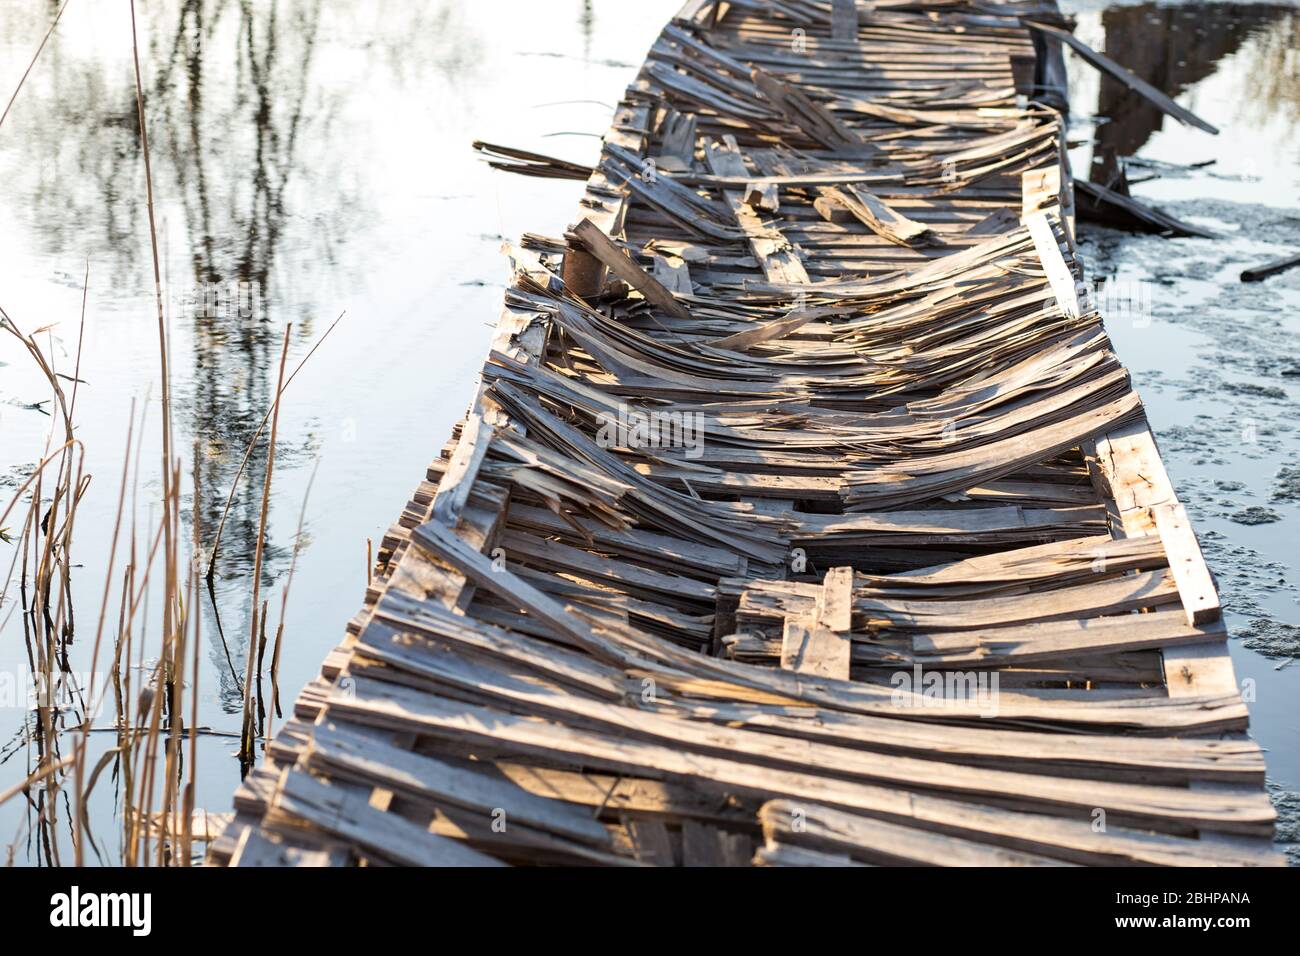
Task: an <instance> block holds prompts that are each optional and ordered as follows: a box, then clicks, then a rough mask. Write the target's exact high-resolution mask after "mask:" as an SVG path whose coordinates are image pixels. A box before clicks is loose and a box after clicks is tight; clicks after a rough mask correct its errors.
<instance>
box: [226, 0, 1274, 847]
mask: <svg viewBox="0 0 1300 956" xmlns="http://www.w3.org/2000/svg"><path fill="white" fill-rule="evenodd" d="M1026 10H1027V5H1025V4H1019V5H1010V4H1008V5H1005V6H1002V7H999V6H997V5H996V4H989V3H981V4H979V5H978V7H976V6H969V7H968V6H962V5H954V4H951V3H948V2H944V3H935V4H927V3H925V2H908V3H899V4H893V3H876V4H873V5H871V7H870V8H868V7H866V6H859V7H855V6H854V5H853V4H844V3H839V2H836V3H826V2H811V0H779V2H778V0H771V2H766V3H758V2H750V0H746V2H736V0H732V2H729V3H727V2H721V3H717V2H713V0H692V2H690V3H687V4H686V6H685V7H684V8H683V9H682V10H681V11H680V12H679V14H678V15H677V16H676V17H675V18H674V19H673V21H672V23H670V24H669V25H668V26H667V27H666V28H665V30H664V32H663V33H662V34H661V36H660V37H659V39H658V40H657V41H656V43H655V45H654V46H653V47H652V49H651V51H650V54H649V56H648V58H647V61H646V64H645V66H644V67H643V69H642V70H641V72H640V74H639V76H638V77H637V79H636V82H635V83H634V84H633V85H632V86H631V87H630V88H629V89H628V91H627V94H626V97H625V98H624V100H623V102H622V103H621V104H620V105H619V108H618V110H617V112H616V114H615V118H614V123H613V126H612V128H611V130H610V133H609V134H608V135H607V137H606V139H605V148H604V151H603V153H602V158H601V162H600V164H599V167H598V168H596V169H594V170H592V171H590V176H589V178H588V180H587V188H586V195H585V196H584V198H583V199H582V202H581V205H580V217H579V221H578V222H577V223H575V227H574V229H572V230H571V231H570V233H569V235H568V236H566V237H565V239H564V240H562V241H561V240H547V239H544V238H542V237H529V239H528V241H526V242H525V243H523V244H522V245H521V247H520V248H519V249H517V250H515V252H514V254H513V261H514V266H515V273H514V281H513V282H512V284H511V287H510V289H509V291H508V293H507V296H506V304H505V310H504V312H503V314H502V317H501V320H500V322H499V324H498V328H497V334H496V337H495V339H494V341H493V345H492V352H491V354H490V355H489V358H488V361H487V363H486V364H485V366H484V369H483V375H482V383H481V386H480V388H479V391H478V394H477V395H476V397H475V399H474V403H473V405H472V406H471V408H470V410H469V412H468V414H467V416H466V418H465V420H464V421H463V422H462V423H461V424H460V425H458V427H457V429H456V431H455V434H454V436H453V441H452V443H451V444H450V445H449V446H448V447H447V449H446V450H445V452H444V454H443V456H442V457H441V458H440V459H439V460H438V461H436V462H434V464H433V465H432V466H431V467H430V470H429V473H428V475H427V476H426V480H425V481H423V482H422V483H421V485H420V487H419V488H418V489H417V491H416V493H415V495H414V496H413V498H412V501H411V502H410V503H409V504H408V506H407V508H406V509H405V511H404V513H403V515H402V517H401V519H400V520H399V522H398V524H397V525H395V526H394V527H393V528H392V529H391V530H390V532H389V534H388V535H387V536H386V537H385V539H384V542H383V545H382V547H381V551H380V555H379V564H378V567H377V569H376V574H375V578H374V582H373V586H372V587H371V588H370V590H369V593H368V594H367V597H366V602H365V607H364V608H363V610H362V611H361V613H360V614H359V615H358V616H357V617H356V618H355V619H354V620H353V621H352V623H351V624H350V626H349V628H348V633H347V635H346V637H345V640H344V641H343V643H342V644H341V645H340V646H339V648H338V649H337V650H336V651H335V652H333V653H332V654H331V655H330V656H329V658H328V659H327V660H326V662H325V665H324V667H323V670H322V675H321V678H320V679H319V680H318V681H316V682H315V683H313V684H312V685H311V686H309V687H308V688H307V689H306V690H305V691H304V692H303V694H302V696H301V697H300V698H299V699H298V701H297V704H296V707H295V713H294V716H293V719H292V720H290V721H289V723H288V724H287V725H286V726H285V727H283V728H282V730H281V732H280V733H279V735H278V736H277V738H276V739H275V740H274V741H273V742H272V744H271V745H270V746H269V747H268V751H267V756H266V760H265V762H264V764H263V765H262V766H261V767H259V768H258V769H257V770H256V771H255V772H254V773H253V774H252V775H251V776H250V777H249V779H248V780H247V781H245V783H244V785H243V786H242V787H241V788H240V790H239V791H238V793H237V794H236V798H235V808H236V816H235V818H234V821H233V822H232V823H231V824H230V825H229V826H228V827H227V829H226V831H225V832H224V833H223V834H222V835H221V837H220V838H219V839H217V840H216V841H215V842H214V843H213V845H212V848H211V851H210V856H209V858H210V860H211V862H213V863H219V864H225V863H231V864H234V865H257V866H265V865H304V866H306V865H337V864H342V863H375V864H388V863H399V864H413V865H499V864H502V863H508V864H521V863H533V864H539V863H541V864H545V863H567V864H609V865H797V866H809V865H856V864H871V863H924V864H941V865H942V864H951V865H987V864H1004V865H1062V864H1064V865H1070V864H1195V865H1207V864H1210V865H1214V864H1217V865H1276V864H1279V863H1280V862H1281V858H1280V857H1279V856H1278V855H1277V854H1276V853H1275V852H1274V851H1273V848H1272V845H1271V836H1272V833H1273V822H1274V813H1273V810H1272V807H1271V805H1270V803H1269V800H1268V797H1267V795H1266V794H1265V792H1264V788H1263V780H1264V769H1265V768H1264V761H1263V757H1262V754H1261V751H1260V749H1259V747H1258V746H1257V745H1256V744H1255V743H1254V742H1253V741H1251V740H1250V739H1249V738H1248V737H1246V735H1245V731H1246V728H1247V722H1248V714H1247V711H1246V707H1245V704H1244V703H1243V701H1242V699H1241V695H1240V694H1239V692H1238V690H1237V686H1236V680H1235V677H1234V674H1233V668H1232V664H1231V661H1230V659H1229V657H1228V653H1227V646H1226V633H1225V630H1224V628H1223V624H1222V622H1221V620H1220V609H1219V601H1218V596H1217V593H1216V591H1215V587H1214V582H1213V579H1212V577H1211V576H1210V574H1209V571H1208V569H1207V568H1206V566H1205V562H1204V559H1203V557H1202V555H1201V552H1200V549H1199V547H1198V545H1197V543H1196V538H1195V535H1194V533H1193V531H1192V529H1191V526H1190V524H1189V522H1188V520H1187V515H1186V512H1185V510H1184V508H1183V506H1182V505H1181V504H1180V503H1179V502H1178V499H1177V496H1176V495H1175V494H1174V492H1173V489H1172V486H1171V485H1170V482H1169V479H1168V476H1167V475H1166V474H1165V471H1164V468H1163V466H1162V464H1161V461H1160V455H1159V452H1158V450H1157V448H1156V444H1155V440H1154V438H1153V436H1152V435H1151V432H1150V429H1149V427H1148V426H1147V423H1146V418H1145V414H1144V412H1143V409H1142V404H1141V401H1140V399H1139V398H1138V396H1137V395H1136V393H1135V392H1134V391H1133V390H1132V388H1131V386H1130V383H1129V380H1128V375H1127V373H1126V372H1125V370H1124V369H1123V366H1122V365H1121V364H1120V362H1119V360H1118V358H1117V357H1116V356H1115V354H1114V352H1113V351H1112V349H1111V345H1110V341H1109V339H1108V337H1107V336H1106V333H1105V329H1104V326H1103V324H1102V317H1101V316H1100V315H1099V314H1098V313H1097V312H1096V311H1095V310H1093V308H1092V307H1091V304H1090V303H1089V302H1088V301H1087V299H1086V296H1085V297H1081V296H1080V295H1079V289H1080V288H1082V286H1081V285H1080V283H1081V281H1082V279H1083V276H1082V274H1081V266H1080V264H1079V262H1078V261H1077V260H1076V258H1075V257H1074V255H1073V251H1072V243H1073V240H1072V230H1073V221H1072V202H1071V196H1072V190H1071V188H1070V185H1071V183H1070V177H1069V169H1068V165H1067V164H1066V163H1065V160H1064V152H1063V148H1062V147H1063V125H1062V120H1061V117H1060V115H1059V113H1057V112H1056V111H1055V110H1054V109H1052V108H1051V107H1050V106H1048V105H1046V103H1045V102H1044V101H1051V100H1052V97H1050V96H1045V95H1039V94H1042V93H1043V92H1044V89H1045V82H1046V81H1045V80H1044V78H1045V77H1056V78H1058V80H1059V77H1060V76H1061V75H1062V74H1061V69H1060V63H1059V48H1054V47H1053V45H1052V44H1050V43H1048V44H1045V43H1043V42H1042V41H1041V38H1040V42H1039V49H1040V54H1041V55H1036V54H1035V47H1034V44H1033V43H1032V42H1031V38H1030V35H1029V33H1028V31H1027V29H1026V28H1025V27H1024V26H1023V25H1022V22H1021V20H1020V15H1021V14H1023V13H1025V12H1026ZM1031 12H1033V13H1034V15H1035V16H1038V17H1040V18H1041V17H1043V16H1046V15H1050V10H1048V9H1046V8H1045V7H1044V6H1043V5H1041V4H1040V5H1038V6H1037V7H1035V10H1034V11H1031ZM1036 56H1037V59H1036ZM1047 60H1050V62H1047ZM495 149H496V150H497V153H496V155H497V156H498V157H501V156H505V157H507V158H508V159H509V162H508V163H503V165H507V166H508V167H509V168H514V169H516V170H517V171H524V172H530V173H531V174H534V175H550V176H569V177H573V176H575V175H583V174H585V171H583V170H581V169H580V168H576V167H573V165H572V164H559V163H553V162H551V161H549V160H547V158H546V157H540V156H537V155H536V154H531V153H523V152H521V151H510V150H507V149H504V148H495ZM656 416H657V417H656ZM656 437H657V438H658V439H660V440H659V441H657V442H656V441H650V440H649V439H654V438H656Z"/></svg>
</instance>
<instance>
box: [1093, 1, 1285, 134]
mask: <svg viewBox="0 0 1300 956" xmlns="http://www.w3.org/2000/svg"><path fill="white" fill-rule="evenodd" d="M1278 21H1281V23H1280V24H1279V23H1278ZM1296 23H1297V20H1296V13H1295V10H1294V9H1293V8H1291V7H1285V6H1279V5H1277V4H1236V3H1211V4H1197V5H1195V6H1181V5H1180V6H1164V5H1158V4H1154V3H1144V4H1140V5H1138V6H1125V7H1111V8H1109V9H1107V10H1105V11H1104V12H1103V13H1102V14H1101V28H1102V31H1103V32H1104V35H1105V46H1104V49H1105V51H1106V55H1107V56H1109V57H1110V58H1111V59H1113V60H1115V61H1116V62H1117V63H1121V64H1123V65H1124V66H1126V67H1127V68H1128V69H1130V70H1132V71H1133V72H1134V73H1136V74H1137V75H1138V76H1140V77H1141V78H1142V79H1144V80H1146V81H1147V82H1148V83H1150V84H1151V85H1152V86H1154V87H1156V88H1157V89H1159V90H1163V91H1164V92H1165V93H1167V94H1169V95H1170V96H1173V97H1177V96H1179V95H1181V94H1182V93H1183V92H1184V91H1186V90H1188V89H1190V88H1191V87H1193V86H1194V85H1195V84H1196V83H1198V82H1199V81H1201V80H1203V79H1205V78H1206V77H1208V76H1210V75H1211V74H1212V73H1214V72H1215V70H1216V69H1217V68H1218V65H1219V62H1220V61H1221V60H1222V59H1223V58H1224V57H1226V56H1229V55H1230V54H1233V53H1235V52H1237V50H1238V49H1240V48H1241V45H1242V43H1244V42H1245V41H1246V39H1247V38H1248V37H1250V36H1252V35H1254V34H1260V35H1262V36H1264V37H1267V40H1266V41H1265V42H1264V43H1263V44H1260V45H1259V46H1258V47H1257V52H1256V53H1255V55H1254V56H1253V57H1252V63H1251V67H1250V70H1249V75H1248V81H1249V83H1250V89H1249V94H1250V98H1249V99H1248V100H1247V101H1245V103H1243V106H1246V108H1248V109H1251V110H1253V111H1254V112H1255V113H1256V114H1257V115H1259V116H1274V115H1288V114H1289V115H1294V114H1295V113H1296V109H1297V107H1298V106H1300V90H1297V89H1296V86H1295V82H1294V78H1295V72H1294V69H1291V70H1288V69H1287V60H1288V58H1294V56H1295V53H1294V51H1295V49H1296V43H1295V41H1296V39H1297V35H1296ZM1275 25H1276V28H1274V26H1275ZM1265 28H1267V29H1265ZM1288 76H1289V77H1290V78H1291V79H1290V82H1288V81H1287V79H1286V78H1287V77H1288ZM1076 106H1078V107H1083V108H1086V104H1076ZM1097 115H1098V116H1102V117H1106V119H1107V120H1108V122H1106V123H1105V124H1103V125H1101V126H1099V127H1098V129H1097V135H1096V142H1097V145H1098V147H1110V148H1113V149H1114V150H1115V152H1116V153H1117V154H1118V155H1120V156H1131V155H1133V154H1134V153H1136V152H1137V151H1138V150H1139V149H1141V148H1142V146H1143V145H1144V144H1145V143H1146V142H1147V140H1148V139H1149V138H1150V136H1151V134H1152V133H1154V132H1155V131H1156V130H1159V129H1161V128H1162V126H1163V125H1164V123H1165V122H1170V123H1174V122H1177V121H1176V120H1173V119H1168V118H1167V117H1166V116H1165V114H1164V113H1162V112H1161V111H1160V110H1159V109H1157V108H1156V106H1155V105H1154V104H1153V103H1151V102H1150V101H1149V100H1147V99H1145V98H1144V97H1142V96H1141V95H1139V94H1138V93H1136V92H1134V91H1133V90H1131V89H1129V88H1128V87H1127V86H1125V85H1124V84H1123V83H1120V82H1119V81H1118V80H1116V79H1113V78H1112V77H1110V76H1105V77H1103V78H1102V80H1101V88H1100V91H1099V93H1098V96H1097Z"/></svg>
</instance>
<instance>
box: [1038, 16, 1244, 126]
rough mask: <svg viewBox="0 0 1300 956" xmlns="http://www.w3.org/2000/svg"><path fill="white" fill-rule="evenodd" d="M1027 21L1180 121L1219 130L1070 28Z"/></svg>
mask: <svg viewBox="0 0 1300 956" xmlns="http://www.w3.org/2000/svg"><path fill="white" fill-rule="evenodd" d="M1025 25H1026V26H1028V27H1030V28H1031V29H1034V30H1038V31H1040V32H1041V33H1045V34H1047V35H1048V36H1050V37H1054V38H1055V39H1057V40H1060V41H1061V42H1062V43H1065V44H1067V45H1068V46H1069V47H1070V48H1071V49H1072V50H1074V52H1075V53H1077V54H1079V56H1080V57H1082V58H1083V59H1084V60H1085V61H1087V62H1088V63H1090V64H1091V65H1092V66H1094V67H1096V68H1097V69H1099V70H1101V71H1102V72H1104V73H1108V74H1109V75H1110V76H1112V77H1114V78H1115V79H1117V80H1119V81H1120V82H1121V83H1123V84H1124V85H1125V86H1127V87H1128V88H1129V89H1131V90H1133V91H1134V92H1135V93H1137V94H1139V95H1140V96H1142V97H1143V98H1145V99H1147V100H1150V101H1151V102H1152V103H1154V104H1155V105H1156V107H1157V108H1159V109H1160V110H1161V112H1164V113H1168V114H1169V115H1170V116H1172V117H1174V119H1176V120H1178V121H1179V122H1181V123H1186V124H1187V125H1189V126H1195V127H1196V128H1197V129H1203V130H1205V132H1207V133H1216V134H1217V133H1218V132H1219V129H1218V127H1216V126H1212V125H1211V124H1209V123H1207V122H1206V121H1205V120H1203V119H1201V118H1200V117H1199V116H1197V115H1196V114H1195V113H1193V112H1192V111H1191V110H1189V109H1187V108H1185V107H1182V106H1179V105H1178V104H1177V103H1175V102H1174V101H1173V100H1172V99H1171V98H1170V97H1168V96H1166V95H1165V94H1164V93H1162V92H1161V91H1160V90H1158V89H1156V88H1155V87H1154V86H1152V85H1151V84H1150V83H1148V82H1147V81H1146V80H1144V79H1142V78H1141V77H1140V76H1138V75H1137V74H1135V73H1134V72H1133V71H1131V70H1128V69H1126V68H1124V67H1122V66H1120V65H1119V64H1118V63H1116V62H1115V61H1114V60H1112V59H1111V58H1110V57H1108V56H1106V55H1105V54H1103V53H1098V52H1097V51H1096V50H1094V49H1093V48H1092V47H1090V46H1088V44H1086V43H1084V42H1083V41H1082V40H1080V39H1079V38H1078V37H1076V36H1075V35H1074V34H1073V33H1071V32H1069V31H1068V30H1062V29H1061V28H1060V27H1054V26H1051V25H1049V24H1046V23H1038V22H1036V21H1033V20H1026V21H1025Z"/></svg>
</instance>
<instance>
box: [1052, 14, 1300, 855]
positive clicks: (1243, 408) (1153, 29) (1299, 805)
mask: <svg viewBox="0 0 1300 956" xmlns="http://www.w3.org/2000/svg"><path fill="white" fill-rule="evenodd" d="M1076 9H1080V10H1081V12H1080V15H1079V26H1078V29H1077V31H1076V32H1077V34H1078V36H1079V37H1081V38H1082V39H1083V40H1085V41H1086V42H1088V43H1089V44H1090V45H1092V46H1093V47H1094V48H1095V49H1102V50H1105V51H1106V52H1107V53H1108V55H1110V56H1111V57H1112V58H1114V59H1115V60H1117V61H1118V62H1121V63H1123V64H1125V65H1126V66H1129V67H1130V68H1132V69H1134V70H1135V71H1137V72H1138V73H1139V74H1140V75H1142V76H1143V77H1144V78H1145V79H1147V80H1148V81H1149V82H1151V83H1153V84H1155V85H1156V86H1158V87H1160V88H1161V89H1163V90H1164V91H1165V92H1167V93H1169V94H1171V95H1176V96H1178V99H1179V102H1181V103H1183V104H1184V105H1186V106H1188V107H1189V108H1190V109H1192V110H1193V111H1195V112H1196V113H1197V114H1198V115H1200V116H1202V117H1203V118H1205V119H1207V120H1209V122H1211V123H1213V124H1214V125H1215V126H1218V127H1219V128H1220V130H1221V132H1220V133H1219V135H1218V136H1210V135H1208V134H1206V133H1204V132H1202V131H1200V130H1196V129H1193V128H1190V127H1186V126H1183V125H1181V124H1179V123H1178V122H1177V121H1175V120H1172V119H1169V118H1167V117H1162V116H1161V114H1160V113H1159V112H1158V111H1156V110H1155V109H1154V108H1153V107H1150V106H1147V105H1144V104H1142V103H1141V101H1140V100H1137V98H1136V97H1135V96H1134V95H1133V94H1131V93H1128V92H1127V91H1126V90H1125V89H1124V88H1123V87H1122V86H1120V85H1119V84H1117V83H1114V82H1112V81H1110V80H1105V81H1102V80H1100V79H1099V77H1098V74H1097V73H1096V72H1095V71H1093V70H1090V69H1088V68H1087V67H1086V66H1084V65H1083V64H1082V63H1081V62H1080V61H1079V60H1078V58H1076V57H1071V60H1070V63H1069V64H1068V66H1069V70H1070V77H1071V91H1070V94H1071V102H1072V104H1073V110H1074V114H1075V115H1074V122H1073V124H1072V127H1071V132H1070V135H1071V138H1072V140H1075V141H1081V143H1082V145H1080V146H1079V147H1078V148H1076V149H1074V150H1072V151H1071V155H1070V161H1071V165H1072V167H1073V168H1074V170H1075V172H1076V174H1077V175H1081V176H1082V175H1086V174H1087V171H1088V169H1089V164H1090V162H1091V152H1092V144H1093V143H1094V142H1096V143H1100V144H1103V145H1107V146H1113V147H1114V148H1115V149H1116V150H1117V152H1119V153H1120V154H1121V155H1129V154H1135V155H1136V156H1137V157H1138V158H1139V159H1145V160H1151V161H1154V163H1153V164H1152V165H1148V166H1146V167H1145V168H1144V167H1141V166H1139V165H1137V164H1136V163H1134V164H1131V165H1130V167H1129V169H1130V175H1131V176H1132V177H1134V178H1137V177H1138V176H1140V175H1145V174H1147V173H1148V172H1151V171H1158V172H1160V173H1161V174H1162V175H1161V178H1159V179H1156V180H1153V181H1150V182H1145V183H1142V184H1140V185H1137V186H1135V187H1134V188H1133V192H1134V195H1135V196H1137V197H1139V198H1141V199H1143V200H1144V201H1146V202H1149V203H1152V204H1155V205H1158V206H1160V207H1161V208H1164V209H1166V210H1167V211H1168V212H1171V213H1173V214H1174V215H1176V216H1179V217H1180V218H1183V219H1186V220H1188V221H1190V222H1193V223H1196V224H1198V225H1203V226H1207V227H1209V228H1210V229H1212V230H1214V231H1216V232H1218V233H1219V234H1220V238H1217V239H1164V238H1160V237H1157V236H1133V235H1128V234H1124V233H1118V232H1113V231H1110V230H1106V229H1098V228H1096V227H1089V226H1088V225H1087V224H1084V225H1083V226H1082V227H1081V237H1082V240H1083V241H1082V251H1083V254H1084V255H1085V256H1086V257H1087V259H1088V266H1089V268H1090V270H1091V272H1092V275H1093V277H1094V279H1102V280H1104V281H1105V282H1106V283H1107V284H1110V285H1109V287H1110V288H1111V289H1114V290H1115V293H1117V294H1115V293H1112V294H1110V295H1109V296H1107V295H1106V294H1105V293H1103V305H1104V304H1105V302H1106V299H1107V298H1109V299H1110V304H1111V305H1118V306H1120V308H1118V309H1115V308H1112V309H1110V310H1108V311H1109V314H1110V318H1109V320H1108V322H1107V327H1108V329H1109V331H1110V334H1111V337H1112V338H1113V339H1114V341H1115V343H1116V348H1117V350H1118V351H1119V354H1120V355H1121V357H1122V358H1123V359H1124V362H1125V364H1126V365H1127V366H1128V368H1129V370H1130V371H1131V372H1132V374H1133V380H1134V384H1135V385H1136V387H1137V389H1138V391H1139V392H1140V394H1141V395H1142V397H1143V399H1144V400H1145V402H1146V405H1147V412H1148V415H1149V417H1150V419H1151V423H1152V427H1153V429H1154V431H1155V433H1156V436H1157V440H1158V441H1159V443H1160V448H1161V451H1162V452H1163V456H1164V460H1165V464H1166V466H1167V468H1168V470H1169V473H1170V477H1171V478H1172V480H1173V482H1174V485H1175V486H1176V488H1177V490H1178V494H1179V497H1180V498H1182V499H1183V501H1184V502H1186V503H1187V506H1188V511H1189V513H1190V514H1191V516H1192V518H1193V520H1194V521H1195V522H1196V527H1197V530H1198V532H1199V536H1200V540H1201V545H1202V548H1203V549H1204V551H1205V556H1206V560H1207V561H1208V562H1209V564H1210V567H1211V570H1212V571H1213V572H1214V574H1215V577H1216V578H1217V581H1218V585H1219V590H1220V594H1221V597H1222V600H1223V602H1224V605H1225V608H1226V619H1227V623H1228V626H1229V628H1230V631H1231V633H1232V634H1233V636H1234V640H1232V641H1231V642H1230V645H1229V646H1230V648H1231V651H1232V657H1233V662H1234V664H1235V665H1236V670H1237V677H1238V679H1239V680H1240V681H1242V682H1243V691H1244V692H1245V693H1246V695H1247V698H1248V700H1249V699H1250V697H1251V695H1252V694H1253V697H1254V699H1253V700H1251V702H1250V711H1251V732H1252V734H1253V735H1254V736H1255V738H1256V739H1257V740H1259V742H1260V744H1261V745H1262V746H1263V747H1264V748H1265V749H1266V750H1267V751H1268V754H1267V759H1268V766H1269V776H1270V785H1271V789H1272V790H1273V791H1274V797H1275V803H1276V804H1277V805H1278V809H1279V812H1280V815H1281V818H1282V819H1281V825H1280V826H1279V838H1280V839H1282V840H1285V841H1287V842H1289V843H1292V844H1294V843H1297V842H1300V813H1298V812H1297V811H1298V810H1300V798H1298V797H1297V795H1296V792H1295V791H1297V789H1300V748H1297V747H1296V742H1297V740H1300V663H1297V662H1296V658H1297V657H1300V626H1298V625H1300V550H1298V549H1297V548H1296V544H1295V542H1296V535H1297V530H1298V527H1300V482H1298V481H1297V476H1298V475H1300V472H1298V471H1297V468H1298V466H1300V431H1298V430H1297V427H1296V423H1297V420H1298V418H1300V416H1298V414H1297V413H1300V352H1297V349H1296V343H1297V341H1298V340H1300V269H1298V270H1293V271H1291V272H1288V273H1284V274H1282V275H1278V276H1274V277H1273V278H1270V279H1268V280H1266V281H1264V282H1261V283H1250V284H1247V283H1243V282H1241V281H1240V280H1239V278H1238V277H1239V275H1240V272H1241V270H1242V269H1244V268H1246V267H1248V266H1253V265H1258V264H1261V263H1264V262H1268V261H1271V260H1273V259H1277V258H1281V257H1282V256H1284V255H1289V254H1293V253H1294V252H1296V251H1297V250H1300V10H1297V8H1296V7H1294V6H1276V5H1261V4H1251V5H1241V4H1195V5H1193V4H1186V5H1175V6H1169V5H1155V4H1136V5H1125V6H1121V7H1109V8H1100V7H1090V6H1089V5H1086V4H1085V5H1080V6H1079V7H1076ZM1180 94H1181V95H1180ZM1112 116H1114V117H1117V119H1115V120H1112V121H1107V120H1109V118H1110V117H1112ZM1207 160H1213V161H1214V162H1213V165H1209V166H1205V167H1202V168H1199V169H1192V170H1185V169H1170V168H1167V167H1164V166H1160V165H1156V164H1160V163H1164V164H1170V163H1172V164H1183V165H1186V164H1195V163H1201V162H1205V161H1207Z"/></svg>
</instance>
